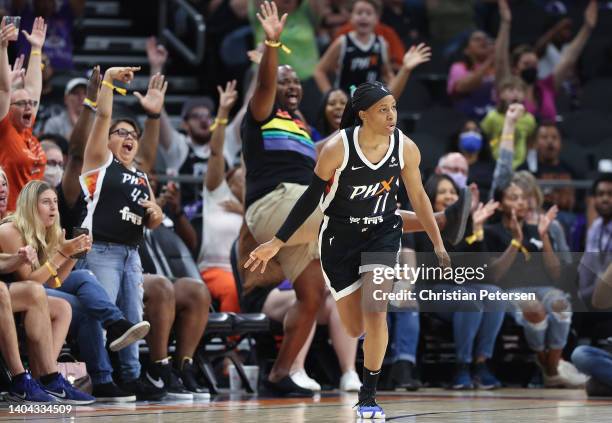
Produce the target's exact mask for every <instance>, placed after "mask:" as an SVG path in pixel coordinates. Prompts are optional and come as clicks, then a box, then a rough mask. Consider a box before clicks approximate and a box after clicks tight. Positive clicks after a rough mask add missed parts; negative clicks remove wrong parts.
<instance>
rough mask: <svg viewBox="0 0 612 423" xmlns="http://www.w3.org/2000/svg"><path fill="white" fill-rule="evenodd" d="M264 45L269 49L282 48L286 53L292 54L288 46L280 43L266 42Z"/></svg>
mask: <svg viewBox="0 0 612 423" xmlns="http://www.w3.org/2000/svg"><path fill="white" fill-rule="evenodd" d="M264 44H265V45H267V46H268V47H272V48H279V47H280V48H281V49H282V50H283V51H284V52H285V53H287V54H291V49H290V48H289V47H287V46H286V45H284V44H283V43H281V42H280V41H271V40H265V41H264Z"/></svg>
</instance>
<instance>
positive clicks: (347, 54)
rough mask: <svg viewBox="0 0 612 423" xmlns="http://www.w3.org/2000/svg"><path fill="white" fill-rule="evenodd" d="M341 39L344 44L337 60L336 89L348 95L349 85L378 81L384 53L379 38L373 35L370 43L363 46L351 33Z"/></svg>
mask: <svg viewBox="0 0 612 423" xmlns="http://www.w3.org/2000/svg"><path fill="white" fill-rule="evenodd" d="M343 37H344V42H343V46H342V51H341V53H340V58H339V62H340V77H339V78H338V84H337V86H338V88H342V89H343V90H344V91H346V92H347V93H348V92H350V87H351V85H354V86H355V87H357V86H358V85H359V84H362V83H364V82H374V81H380V80H381V79H382V65H383V61H384V56H383V54H385V53H386V51H385V48H384V45H383V41H382V39H381V37H379V36H378V35H373V36H372V39H371V41H370V43H369V44H368V45H365V46H364V45H362V44H361V43H360V42H359V41H357V40H356V39H355V38H353V35H352V34H351V33H349V34H346V35H344V36H343ZM384 52H385V53H384Z"/></svg>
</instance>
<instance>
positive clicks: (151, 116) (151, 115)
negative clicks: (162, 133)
mask: <svg viewBox="0 0 612 423" xmlns="http://www.w3.org/2000/svg"><path fill="white" fill-rule="evenodd" d="M146 115H147V119H159V118H160V117H161V113H147V114H146Z"/></svg>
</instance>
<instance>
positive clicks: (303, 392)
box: [263, 375, 314, 398]
mask: <svg viewBox="0 0 612 423" xmlns="http://www.w3.org/2000/svg"><path fill="white" fill-rule="evenodd" d="M263 385H264V388H266V390H267V391H268V392H269V393H270V394H272V395H274V396H280V397H295V398H308V397H312V396H314V392H313V391H311V390H310V389H306V388H302V387H301V386H299V385H297V384H296V383H295V382H294V381H293V380H291V377H289V375H287V376H285V377H284V378H282V379H281V380H279V381H278V382H270V381H269V380H268V379H265V380H264V382H263Z"/></svg>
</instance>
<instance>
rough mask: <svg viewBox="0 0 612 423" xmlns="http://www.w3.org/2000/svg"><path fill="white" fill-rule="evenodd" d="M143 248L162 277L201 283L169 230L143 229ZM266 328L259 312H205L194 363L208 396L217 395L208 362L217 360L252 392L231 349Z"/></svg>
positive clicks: (184, 248)
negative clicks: (223, 359) (226, 360)
mask: <svg viewBox="0 0 612 423" xmlns="http://www.w3.org/2000/svg"><path fill="white" fill-rule="evenodd" d="M145 248H147V249H148V250H149V254H151V255H152V259H153V261H154V262H155V263H156V267H157V266H159V268H160V269H161V270H162V272H163V273H162V274H164V275H165V276H167V277H168V278H174V277H190V278H194V279H197V280H201V276H200V272H199V271H198V267H197V265H196V263H195V262H194V260H193V257H192V256H191V253H190V252H189V249H188V248H187V246H186V245H185V244H184V243H183V241H182V240H181V239H180V238H179V236H178V235H177V234H176V233H174V231H173V230H172V229H169V228H166V227H164V226H163V225H162V226H160V227H158V228H157V229H155V230H153V231H151V230H146V231H145ZM268 329H269V321H268V318H267V317H266V316H265V315H264V314H262V313H216V312H211V313H209V317H208V325H207V326H206V331H205V332H204V338H203V340H202V342H201V343H200V345H199V347H198V349H197V351H196V362H197V363H198V366H199V367H200V369H201V370H202V372H203V373H204V375H205V378H206V382H207V385H208V388H209V389H210V391H211V393H213V394H216V393H218V392H219V387H218V383H217V380H216V378H215V377H214V372H213V371H212V362H213V361H214V360H215V359H217V358H219V357H226V358H229V359H230V360H231V361H232V362H233V363H234V365H235V366H236V371H237V372H238V374H239V375H240V377H241V379H242V383H243V386H244V387H245V389H246V391H247V392H249V393H253V392H255V390H254V388H253V387H251V386H250V384H249V382H248V379H247V378H246V374H245V373H244V368H243V367H242V362H241V360H240V359H239V358H238V356H237V354H236V352H235V347H236V345H237V344H238V343H239V342H240V341H241V340H242V337H246V338H247V339H250V335H251V334H253V333H257V332H266V331H268ZM234 337H238V338H237V339H236V338H234ZM210 345H215V347H214V349H209V348H207V347H208V346H210Z"/></svg>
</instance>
